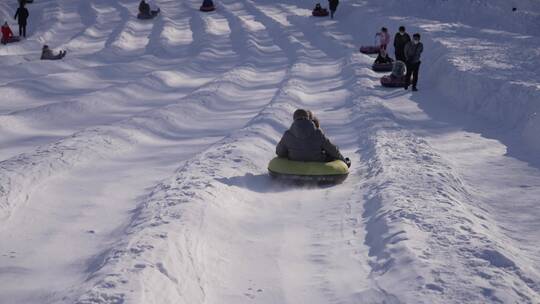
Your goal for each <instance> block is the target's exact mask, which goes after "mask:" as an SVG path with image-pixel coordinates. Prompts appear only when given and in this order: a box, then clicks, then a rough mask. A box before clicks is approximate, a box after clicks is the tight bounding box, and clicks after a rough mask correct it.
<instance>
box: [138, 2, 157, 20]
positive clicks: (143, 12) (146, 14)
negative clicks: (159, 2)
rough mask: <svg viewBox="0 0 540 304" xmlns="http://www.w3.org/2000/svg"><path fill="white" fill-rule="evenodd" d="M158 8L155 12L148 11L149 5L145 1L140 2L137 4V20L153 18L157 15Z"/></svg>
mask: <svg viewBox="0 0 540 304" xmlns="http://www.w3.org/2000/svg"><path fill="white" fill-rule="evenodd" d="M159 12H160V10H159V8H158V9H157V10H150V4H148V3H146V1H145V0H141V2H140V3H139V15H138V17H139V18H143V19H149V18H154V17H155V16H157V15H158V14H159Z"/></svg>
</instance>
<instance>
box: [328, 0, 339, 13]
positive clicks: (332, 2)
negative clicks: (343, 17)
mask: <svg viewBox="0 0 540 304" xmlns="http://www.w3.org/2000/svg"><path fill="white" fill-rule="evenodd" d="M338 4H339V0H328V6H329V7H330V10H331V11H335V10H336V9H337V7H338Z"/></svg>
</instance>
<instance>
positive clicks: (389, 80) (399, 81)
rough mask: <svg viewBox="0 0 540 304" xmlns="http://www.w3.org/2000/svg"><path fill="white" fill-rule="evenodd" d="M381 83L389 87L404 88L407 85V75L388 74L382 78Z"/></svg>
mask: <svg viewBox="0 0 540 304" xmlns="http://www.w3.org/2000/svg"><path fill="white" fill-rule="evenodd" d="M381 85H382V86H383V87H387V88H402V87H404V86H405V76H401V77H392V76H391V75H386V76H383V77H382V78H381Z"/></svg>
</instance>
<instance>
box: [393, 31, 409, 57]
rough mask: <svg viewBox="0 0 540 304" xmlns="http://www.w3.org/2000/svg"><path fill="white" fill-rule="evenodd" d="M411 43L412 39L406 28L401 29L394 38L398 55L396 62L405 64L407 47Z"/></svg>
mask: <svg viewBox="0 0 540 304" xmlns="http://www.w3.org/2000/svg"><path fill="white" fill-rule="evenodd" d="M409 41H411V37H410V36H409V34H407V32H406V31H405V27H404V26H400V27H399V32H397V33H396V35H395V36H394V50H395V54H396V60H401V61H403V62H405V45H407V43H409Z"/></svg>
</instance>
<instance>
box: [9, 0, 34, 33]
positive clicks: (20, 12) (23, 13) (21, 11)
mask: <svg viewBox="0 0 540 304" xmlns="http://www.w3.org/2000/svg"><path fill="white" fill-rule="evenodd" d="M29 15H30V14H29V13H28V9H27V8H26V7H24V1H23V2H21V4H20V6H19V8H18V9H17V12H15V17H13V18H15V20H18V21H19V36H23V37H25V38H26V21H27V20H28V16H29Z"/></svg>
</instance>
